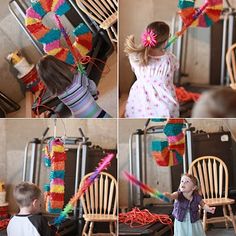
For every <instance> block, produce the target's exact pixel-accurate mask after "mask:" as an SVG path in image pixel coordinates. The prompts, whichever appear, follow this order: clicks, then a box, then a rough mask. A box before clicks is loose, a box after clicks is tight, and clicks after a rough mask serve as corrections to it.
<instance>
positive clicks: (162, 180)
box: [119, 119, 236, 207]
mask: <svg viewBox="0 0 236 236" xmlns="http://www.w3.org/2000/svg"><path fill="white" fill-rule="evenodd" d="M187 120H188V122H189V123H191V124H192V126H193V127H195V128H196V129H197V130H204V131H206V132H218V131H220V130H222V128H223V129H224V130H225V131H227V130H229V131H231V134H232V135H234V136H235V137H236V131H235V130H236V119H223V120H222V119H187ZM145 122H146V120H144V119H136V120H132V119H129V120H127V119H126V120H125V119H122V120H120V121H119V173H120V178H119V192H122V194H120V196H119V204H120V207H124V206H127V205H128V182H127V181H126V180H125V179H124V177H123V171H124V170H127V171H129V159H128V158H129V136H130V134H131V133H133V132H134V131H135V130H136V129H143V128H144V124H145ZM156 124H157V123H150V125H156ZM155 138H158V139H159V138H163V135H160V134H159V135H157V134H156V135H152V136H148V139H147V150H148V155H147V158H148V161H147V173H148V174H147V181H148V184H150V185H151V186H152V187H156V188H157V189H158V190H160V191H171V189H172V187H171V173H170V168H169V167H159V166H158V165H156V163H155V161H154V160H153V159H152V156H151V153H150V144H151V140H152V139H155ZM134 147H135V142H134ZM133 151H134V155H135V148H134V150H133ZM176 178H180V176H176ZM147 202H154V203H155V202H157V201H156V200H154V199H150V200H148V201H147Z"/></svg>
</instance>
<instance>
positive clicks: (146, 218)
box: [119, 207, 173, 228]
mask: <svg viewBox="0 0 236 236" xmlns="http://www.w3.org/2000/svg"><path fill="white" fill-rule="evenodd" d="M119 222H120V223H124V224H126V225H129V226H130V227H131V228H137V227H142V226H144V225H148V224H151V223H155V222H160V223H161V224H163V225H169V226H170V228H171V226H172V224H173V223H172V220H171V218H170V217H169V216H168V215H166V214H154V213H151V212H149V211H148V210H147V209H144V210H140V209H139V208H137V207H135V208H133V209H132V211H129V212H127V213H120V214H119Z"/></svg>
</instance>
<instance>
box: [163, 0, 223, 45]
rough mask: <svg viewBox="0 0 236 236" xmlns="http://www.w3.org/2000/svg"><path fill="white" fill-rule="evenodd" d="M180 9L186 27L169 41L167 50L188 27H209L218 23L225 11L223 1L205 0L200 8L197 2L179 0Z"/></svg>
mask: <svg viewBox="0 0 236 236" xmlns="http://www.w3.org/2000/svg"><path fill="white" fill-rule="evenodd" d="M178 8H179V9H180V12H179V15H180V17H181V19H182V21H183V24H184V25H183V27H182V29H181V30H180V31H178V32H177V33H175V35H174V36H173V37H171V38H170V39H169V41H168V44H167V46H166V48H168V47H169V46H170V45H171V44H172V43H174V42H175V41H176V40H177V39H178V37H180V36H182V35H183V34H184V32H185V31H186V30H187V29H188V27H190V26H195V27H209V26H211V25H213V24H214V23H215V22H217V21H218V20H219V19H220V15H221V13H222V10H223V0H205V2H204V4H203V5H202V6H200V7H199V8H195V0H179V4H178Z"/></svg>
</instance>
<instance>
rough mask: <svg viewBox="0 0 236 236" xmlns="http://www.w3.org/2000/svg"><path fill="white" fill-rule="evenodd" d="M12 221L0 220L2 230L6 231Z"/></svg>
mask: <svg viewBox="0 0 236 236" xmlns="http://www.w3.org/2000/svg"><path fill="white" fill-rule="evenodd" d="M9 221H10V219H4V220H0V230H3V229H6V228H7V226H8V223H9Z"/></svg>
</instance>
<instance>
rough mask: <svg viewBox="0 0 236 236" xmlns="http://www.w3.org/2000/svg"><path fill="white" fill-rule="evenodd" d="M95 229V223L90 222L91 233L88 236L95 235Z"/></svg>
mask: <svg viewBox="0 0 236 236" xmlns="http://www.w3.org/2000/svg"><path fill="white" fill-rule="evenodd" d="M93 227H94V222H93V221H91V222H90V226H89V233H88V236H92V235H93Z"/></svg>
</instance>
